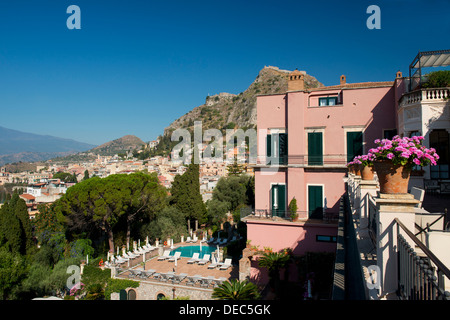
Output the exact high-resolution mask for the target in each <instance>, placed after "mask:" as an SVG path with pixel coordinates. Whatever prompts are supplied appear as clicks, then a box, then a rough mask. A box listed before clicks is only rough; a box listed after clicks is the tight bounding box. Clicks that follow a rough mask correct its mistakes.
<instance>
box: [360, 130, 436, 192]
mask: <svg viewBox="0 0 450 320" xmlns="http://www.w3.org/2000/svg"><path fill="white" fill-rule="evenodd" d="M423 139H424V138H423V137H422V136H416V137H412V138H408V137H404V138H400V137H399V136H398V135H397V136H395V137H394V138H393V139H392V140H389V139H382V140H380V139H377V140H375V141H374V142H375V143H376V144H377V145H378V147H377V148H372V149H370V150H369V154H371V156H372V155H373V157H374V160H373V163H374V169H375V171H376V173H377V175H378V180H379V182H380V192H381V193H391V194H392V193H407V192H408V182H409V178H410V174H411V169H412V167H413V166H415V165H418V166H422V167H424V166H427V165H436V161H437V160H438V159H439V155H438V154H437V153H436V150H435V149H434V148H426V147H425V146H423V145H422V140H423Z"/></svg>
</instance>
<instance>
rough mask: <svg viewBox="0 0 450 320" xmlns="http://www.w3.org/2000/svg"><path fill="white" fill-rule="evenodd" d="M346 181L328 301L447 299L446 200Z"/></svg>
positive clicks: (351, 178) (449, 276) (354, 178)
mask: <svg viewBox="0 0 450 320" xmlns="http://www.w3.org/2000/svg"><path fill="white" fill-rule="evenodd" d="M345 180H346V181H345V182H346V185H347V191H348V192H347V193H346V194H345V195H344V196H343V198H342V208H341V213H340V219H339V231H338V240H337V251H336V263H335V273H334V287H333V300H344V299H359V300H449V299H450V292H449V291H448V290H449V289H450V270H449V269H448V266H449V265H450V260H449V257H448V254H447V252H448V249H447V248H448V244H449V243H450V233H449V232H448V230H447V226H448V217H447V216H446V213H447V210H446V209H447V208H448V205H449V204H450V202H449V199H448V198H442V197H438V196H436V195H433V194H430V195H429V194H424V192H423V190H419V192H417V190H418V189H411V192H412V193H413V194H414V195H413V194H398V195H385V194H380V193H379V186H378V183H377V181H376V180H361V178H360V177H359V176H356V175H353V174H351V173H350V174H349V176H348V178H346V179H345ZM427 209H428V210H427ZM430 211H431V212H430Z"/></svg>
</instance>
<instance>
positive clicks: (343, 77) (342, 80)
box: [341, 75, 347, 85]
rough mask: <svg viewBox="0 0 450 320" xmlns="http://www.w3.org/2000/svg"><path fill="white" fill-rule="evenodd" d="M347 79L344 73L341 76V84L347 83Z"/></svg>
mask: <svg viewBox="0 0 450 320" xmlns="http://www.w3.org/2000/svg"><path fill="white" fill-rule="evenodd" d="M346 82H347V81H346V80H345V76H344V75H342V76H341V85H343V84H346Z"/></svg>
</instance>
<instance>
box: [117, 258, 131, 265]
mask: <svg viewBox="0 0 450 320" xmlns="http://www.w3.org/2000/svg"><path fill="white" fill-rule="evenodd" d="M117 260H118V261H121V262H120V263H124V262H127V261H129V260H130V258H128V256H122V257H121V256H118V257H117Z"/></svg>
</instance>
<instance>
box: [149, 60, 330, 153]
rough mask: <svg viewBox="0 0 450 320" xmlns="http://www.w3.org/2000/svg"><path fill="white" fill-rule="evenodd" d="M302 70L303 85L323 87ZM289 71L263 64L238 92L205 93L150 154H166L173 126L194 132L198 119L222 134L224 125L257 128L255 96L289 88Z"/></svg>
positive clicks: (161, 138) (204, 128) (224, 131)
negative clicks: (246, 86)
mask: <svg viewBox="0 0 450 320" xmlns="http://www.w3.org/2000/svg"><path fill="white" fill-rule="evenodd" d="M300 72H302V73H303V74H304V79H305V89H309V88H319V87H323V84H322V83H320V82H319V81H318V80H317V79H316V78H315V77H313V76H311V75H309V74H307V73H306V72H305V71H300ZM290 73H291V71H289V70H282V69H279V68H278V67H273V66H265V67H264V68H263V69H261V70H260V71H259V73H258V75H257V76H256V78H255V80H254V81H253V82H252V83H251V84H250V85H249V87H248V88H247V89H246V90H245V91H243V92H241V93H239V94H232V93H224V92H223V93H219V94H216V95H213V96H207V97H206V99H205V103H204V104H202V105H199V106H197V107H194V108H193V109H192V110H191V111H189V112H188V113H186V114H185V115H182V116H181V117H179V118H178V119H176V120H175V121H173V122H172V123H171V124H170V125H169V126H168V127H166V128H165V129H164V133H163V134H162V135H161V136H160V137H159V144H158V146H157V147H156V148H155V150H154V151H152V152H153V154H156V155H168V154H169V153H170V151H171V150H172V149H173V146H174V145H176V144H177V143H178V141H175V142H173V141H171V134H172V132H173V131H174V130H176V129H188V130H190V132H193V129H194V122H195V121H201V124H202V130H207V129H219V130H221V131H222V133H223V135H224V136H225V134H226V129H234V128H240V129H243V130H247V129H250V128H256V116H257V115H256V98H257V96H259V95H267V94H283V93H285V92H286V91H287V89H288V78H289V74H290Z"/></svg>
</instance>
